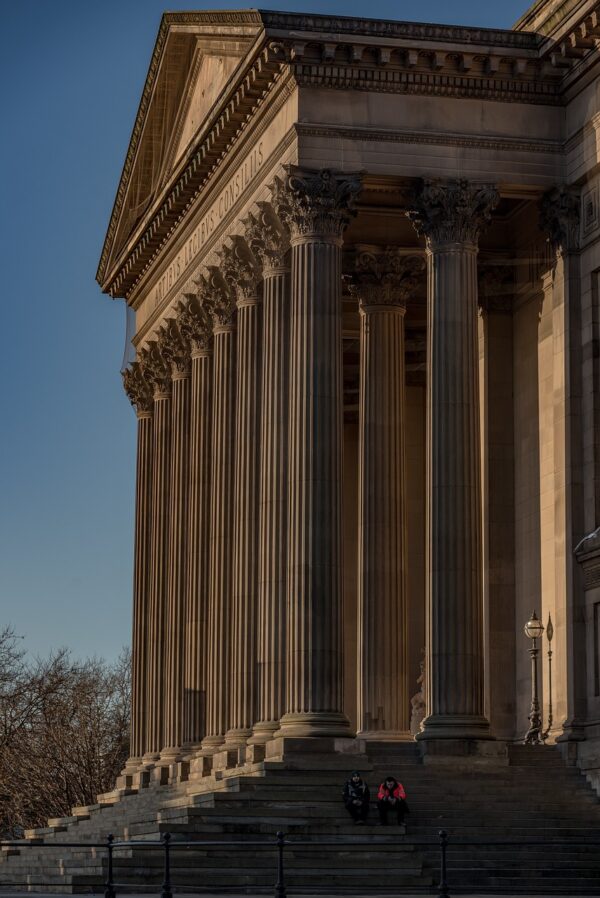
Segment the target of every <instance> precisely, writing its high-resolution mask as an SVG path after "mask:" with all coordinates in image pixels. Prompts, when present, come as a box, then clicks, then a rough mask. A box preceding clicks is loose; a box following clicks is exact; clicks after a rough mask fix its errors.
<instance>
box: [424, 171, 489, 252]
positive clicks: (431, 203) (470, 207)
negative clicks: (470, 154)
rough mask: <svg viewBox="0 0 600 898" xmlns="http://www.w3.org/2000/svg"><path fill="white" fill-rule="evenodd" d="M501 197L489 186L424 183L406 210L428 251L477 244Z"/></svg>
mask: <svg viewBox="0 0 600 898" xmlns="http://www.w3.org/2000/svg"><path fill="white" fill-rule="evenodd" d="M499 200H500V196H499V194H498V191H497V190H496V188H495V187H493V186H492V185H489V184H483V185H481V184H480V185H474V184H471V183H470V182H469V181H465V180H450V181H422V182H421V184H420V185H419V187H418V188H417V190H416V191H415V193H414V194H413V197H412V200H411V201H410V204H409V207H408V209H407V210H406V215H407V217H408V218H409V219H410V220H411V221H412V223H413V225H414V226H415V229H416V231H417V233H419V234H423V235H424V236H425V238H426V240H427V245H428V247H429V248H431V247H432V245H435V244H443V243H470V244H475V245H476V244H477V241H478V239H479V232H480V231H481V229H482V227H483V226H484V225H486V224H489V222H490V219H491V216H492V212H493V210H494V209H495V208H496V206H497V205H498V202H499Z"/></svg>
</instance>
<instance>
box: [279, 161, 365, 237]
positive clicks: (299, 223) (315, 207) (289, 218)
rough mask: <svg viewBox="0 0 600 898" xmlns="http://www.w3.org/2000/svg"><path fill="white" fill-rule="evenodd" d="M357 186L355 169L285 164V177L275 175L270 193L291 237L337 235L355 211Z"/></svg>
mask: <svg viewBox="0 0 600 898" xmlns="http://www.w3.org/2000/svg"><path fill="white" fill-rule="evenodd" d="M360 189H361V175H360V173H358V172H350V173H345V172H334V171H331V170H330V169H321V170H319V171H314V170H312V169H304V168H299V167H298V166H296V165H287V166H285V175H284V177H283V178H275V182H274V184H273V186H272V187H271V193H272V198H273V207H274V209H275V212H276V213H277V217H278V218H279V220H280V221H281V222H282V224H283V225H284V226H285V227H286V228H287V229H288V230H289V231H290V234H291V236H292V239H298V238H301V237H335V238H338V239H339V238H341V236H342V234H343V232H344V230H345V229H346V227H347V226H348V224H349V222H350V219H351V218H352V216H353V215H355V214H356V211H355V208H354V206H355V203H356V199H357V197H358V194H359V192H360Z"/></svg>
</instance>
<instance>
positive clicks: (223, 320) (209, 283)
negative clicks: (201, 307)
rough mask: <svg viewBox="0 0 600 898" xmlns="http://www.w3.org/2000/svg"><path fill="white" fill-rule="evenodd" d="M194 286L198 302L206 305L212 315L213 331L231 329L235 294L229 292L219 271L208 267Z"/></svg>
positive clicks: (214, 266)
mask: <svg viewBox="0 0 600 898" xmlns="http://www.w3.org/2000/svg"><path fill="white" fill-rule="evenodd" d="M195 284H196V286H197V287H198V299H199V301H200V302H201V303H206V304H207V307H208V310H209V312H210V314H211V315H212V319H213V329H214V330H217V329H218V330H225V329H231V328H232V327H233V326H234V319H235V312H236V305H235V293H232V292H231V290H229V288H228V286H227V284H226V283H225V280H224V278H223V276H222V274H221V271H220V269H219V268H218V267H217V266H216V265H208V266H207V268H206V273H205V274H203V275H201V276H200V277H199V278H198V279H197V280H196V281H195Z"/></svg>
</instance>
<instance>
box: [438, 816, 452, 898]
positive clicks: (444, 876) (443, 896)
mask: <svg viewBox="0 0 600 898" xmlns="http://www.w3.org/2000/svg"><path fill="white" fill-rule="evenodd" d="M438 837H439V840H440V887H439V892H438V894H439V898H450V892H449V891H448V871H447V867H446V851H447V849H448V833H447V832H446V830H445V829H441V830H440V831H439V833H438Z"/></svg>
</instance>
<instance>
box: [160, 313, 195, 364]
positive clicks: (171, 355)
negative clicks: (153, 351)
mask: <svg viewBox="0 0 600 898" xmlns="http://www.w3.org/2000/svg"><path fill="white" fill-rule="evenodd" d="M159 342H160V351H161V355H162V357H163V358H164V360H165V361H166V362H167V363H168V364H169V365H170V366H171V376H172V377H174V378H177V377H186V376H187V375H188V374H189V373H190V347H189V345H188V342H187V340H186V339H185V337H184V336H183V334H182V333H181V331H180V330H179V328H178V327H177V324H176V323H175V321H174V320H173V319H171V320H170V321H168V322H167V323H166V325H165V326H164V327H163V328H161V331H160V340H159Z"/></svg>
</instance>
